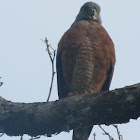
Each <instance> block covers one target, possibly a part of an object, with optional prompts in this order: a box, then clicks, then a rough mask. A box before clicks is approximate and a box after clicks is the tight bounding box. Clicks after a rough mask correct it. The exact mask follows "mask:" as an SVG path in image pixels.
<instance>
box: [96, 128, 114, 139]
mask: <svg viewBox="0 0 140 140" xmlns="http://www.w3.org/2000/svg"><path fill="white" fill-rule="evenodd" d="M98 126H99V127H100V128H101V129H102V130H103V132H104V133H103V135H107V136H108V137H109V140H114V138H113V137H111V136H110V134H109V133H107V132H106V131H105V130H104V129H103V128H102V127H101V125H98Z"/></svg>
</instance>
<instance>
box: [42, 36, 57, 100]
mask: <svg viewBox="0 0 140 140" xmlns="http://www.w3.org/2000/svg"><path fill="white" fill-rule="evenodd" d="M41 40H42V39H41ZM42 41H43V40H42ZM43 42H44V43H45V44H46V46H47V49H46V51H47V52H48V55H49V57H50V60H51V63H52V80H51V86H50V91H49V95H48V98H47V102H48V101H49V99H50V96H51V91H52V86H53V80H54V75H55V72H54V59H55V53H56V50H54V49H53V48H52V47H51V45H50V44H49V43H48V39H47V38H45V41H43ZM50 48H51V49H52V50H53V53H51V51H50Z"/></svg>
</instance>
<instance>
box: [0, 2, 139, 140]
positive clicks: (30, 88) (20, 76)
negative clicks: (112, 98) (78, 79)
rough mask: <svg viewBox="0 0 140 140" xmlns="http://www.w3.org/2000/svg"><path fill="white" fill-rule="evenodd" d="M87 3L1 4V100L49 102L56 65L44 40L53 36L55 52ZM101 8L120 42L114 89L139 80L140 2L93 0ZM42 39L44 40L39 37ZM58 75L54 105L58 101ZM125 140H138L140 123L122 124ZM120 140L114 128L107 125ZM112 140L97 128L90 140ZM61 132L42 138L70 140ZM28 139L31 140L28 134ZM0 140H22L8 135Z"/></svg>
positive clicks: (112, 35) (118, 42) (110, 32)
mask: <svg viewBox="0 0 140 140" xmlns="http://www.w3.org/2000/svg"><path fill="white" fill-rule="evenodd" d="M85 2H87V0H78V1H75V0H71V1H66V0H59V1H49V0H40V1H38V0H30V1H29V0H24V1H19V0H12V1H10V0H4V1H0V77H2V78H1V79H0V81H2V82H4V84H3V85H2V87H0V96H2V97H4V98H5V99H7V100H10V101H13V102H25V103H29V102H30V103H32V102H45V101H46V100H47V96H48V92H49V88H50V82H51V61H50V59H49V56H48V54H47V52H46V46H45V44H44V43H43V42H42V41H41V39H43V40H44V39H45V37H47V38H48V40H49V43H50V44H51V46H52V47H53V48H54V49H57V44H58V42H59V40H60V38H61V37H62V35H63V34H64V32H65V31H66V30H68V29H69V27H70V26H71V24H72V23H73V21H74V20H75V17H76V15H77V14H78V12H79V9H80V7H81V6H82V5H83V4H84V3H85ZM94 2H97V3H98V4H99V5H100V6H101V8H102V10H101V18H102V22H103V26H104V27H105V29H106V30H107V31H108V33H109V34H110V36H111V38H112V40H113V41H114V44H115V51H116V59H117V61H116V66H115V72H114V76H113V80H112V84H111V88H110V89H115V88H121V87H124V86H127V85H132V84H136V83H139V82H140V74H139V72H140V62H139V61H140V27H139V26H140V14H139V13H140V8H139V5H140V1H139V0H133V1H132V0H131V1H130V0H123V1H121V0H117V1H112V0H107V1H103V0H94ZM40 38H41V39H40ZM57 99H58V96H57V83H56V75H55V80H54V84H53V91H52V94H51V98H50V100H51V101H54V100H57ZM118 126H119V130H120V131H121V134H122V135H123V139H124V140H132V139H133V140H139V138H140V133H139V129H140V119H138V120H130V122H129V123H127V124H121V125H118ZM103 127H104V128H105V130H106V131H107V132H109V133H110V135H111V136H112V137H114V139H115V140H117V139H118V136H117V133H116V130H115V128H113V127H112V126H108V127H106V126H103ZM94 132H95V133H96V140H102V139H104V140H109V138H108V137H107V136H104V135H102V133H103V132H102V130H101V129H100V128H99V127H98V126H95V127H94V129H93V132H92V134H91V136H90V139H89V140H93V139H94V138H93V133H94ZM71 137H72V131H71V132H70V133H66V132H62V133H61V134H59V135H56V136H53V137H51V138H47V137H43V136H42V137H41V140H45V139H47V140H71ZM23 138H24V140H28V139H30V137H29V136H27V135H24V137H23ZM0 139H1V140H20V137H9V136H6V135H4V136H3V137H1V138H0Z"/></svg>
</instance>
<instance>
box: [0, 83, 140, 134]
mask: <svg viewBox="0 0 140 140" xmlns="http://www.w3.org/2000/svg"><path fill="white" fill-rule="evenodd" d="M139 116H140V84H136V85H133V86H129V87H125V88H122V89H116V90H113V91H107V92H102V93H96V94H86V95H77V96H72V97H69V98H65V99H61V100H58V101H54V102H49V103H26V104H25V103H12V102H10V101H7V100H5V99H3V98H2V97H1V98H0V133H6V134H8V135H11V136H13V135H15V136H16V135H23V134H29V135H31V136H36V135H44V134H47V135H48V136H50V135H51V134H55V133H59V132H61V131H68V130H71V129H73V128H77V127H81V126H84V125H91V124H93V125H97V124H98V125H100V124H107V125H109V124H115V123H126V122H129V120H130V119H137V118H138V117H139Z"/></svg>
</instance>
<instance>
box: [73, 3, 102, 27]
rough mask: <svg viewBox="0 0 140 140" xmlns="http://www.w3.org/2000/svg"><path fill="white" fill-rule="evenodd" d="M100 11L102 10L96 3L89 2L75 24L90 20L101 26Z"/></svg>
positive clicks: (80, 12)
mask: <svg viewBox="0 0 140 140" xmlns="http://www.w3.org/2000/svg"><path fill="white" fill-rule="evenodd" d="M100 11H101V8H100V6H99V5H98V4H96V3H94V2H87V3H85V4H84V5H83V6H82V7H81V9H80V11H79V13H78V15H77V17H76V20H75V22H76V21H79V20H90V21H96V22H98V23H100V24H101V23H102V21H101V17H100Z"/></svg>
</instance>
